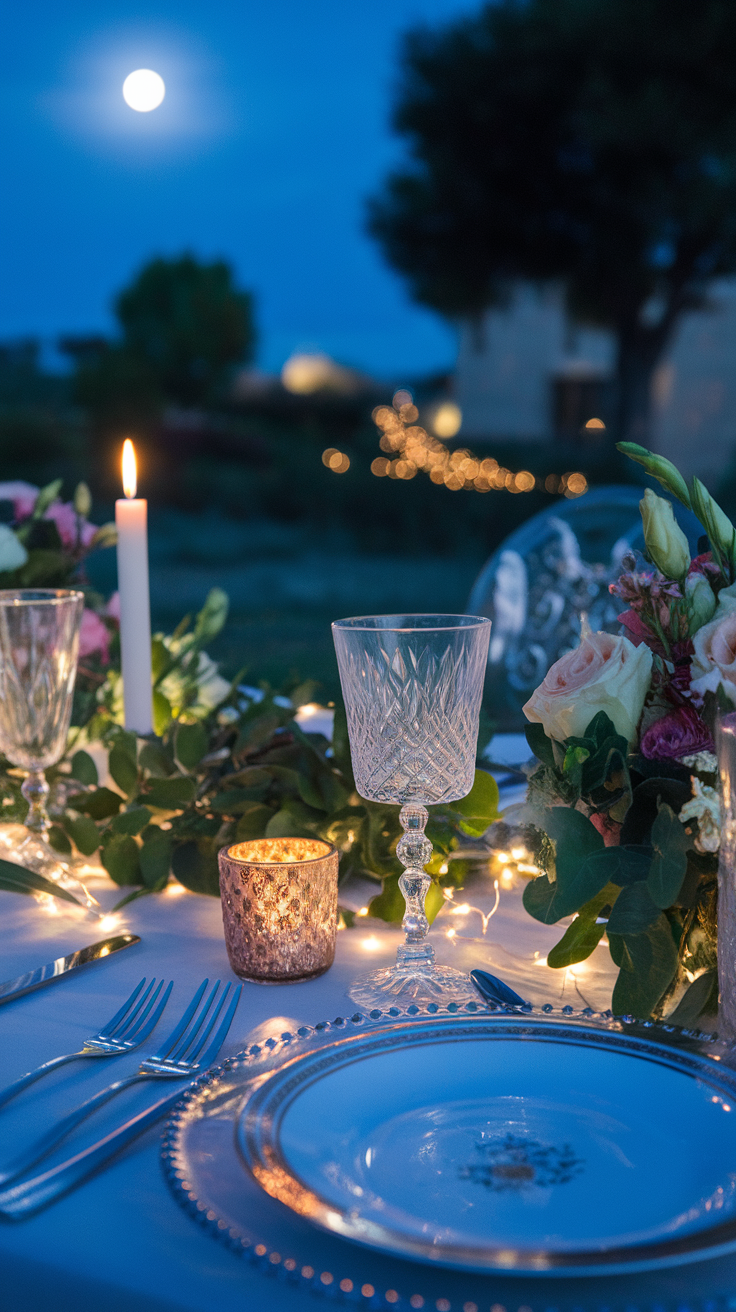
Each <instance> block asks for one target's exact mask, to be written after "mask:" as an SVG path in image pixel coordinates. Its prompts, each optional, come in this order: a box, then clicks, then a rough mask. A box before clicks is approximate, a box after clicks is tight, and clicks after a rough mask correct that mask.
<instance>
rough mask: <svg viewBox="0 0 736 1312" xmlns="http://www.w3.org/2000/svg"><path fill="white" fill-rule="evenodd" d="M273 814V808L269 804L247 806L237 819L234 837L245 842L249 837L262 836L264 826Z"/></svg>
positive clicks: (264, 832) (264, 830)
mask: <svg viewBox="0 0 736 1312" xmlns="http://www.w3.org/2000/svg"><path fill="white" fill-rule="evenodd" d="M273 814H274V810H273V807H271V806H263V805H262V804H258V803H257V804H256V805H255V806H249V807H248V810H247V811H244V812H243V814H242V815H241V817H240V819H239V820H238V825H237V828H236V830H235V837H236V838H237V839H238V840H239V841H241V842H245V841H247V840H248V839H249V838H264V837H265V834H266V827H267V825H268V822H269V820H270V819H271V817H272V816H273Z"/></svg>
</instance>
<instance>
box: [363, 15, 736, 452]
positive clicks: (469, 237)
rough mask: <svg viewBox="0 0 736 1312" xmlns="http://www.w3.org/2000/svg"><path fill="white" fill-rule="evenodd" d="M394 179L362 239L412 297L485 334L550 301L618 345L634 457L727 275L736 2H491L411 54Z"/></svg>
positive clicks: (622, 414)
mask: <svg viewBox="0 0 736 1312" xmlns="http://www.w3.org/2000/svg"><path fill="white" fill-rule="evenodd" d="M394 125H395V127H396V129H397V131H398V132H399V133H400V134H402V135H403V136H404V138H405V139H406V142H407V145H408V151H409V163H408V166H407V167H405V168H403V169H402V170H400V171H398V172H394V173H393V174H392V175H390V176H389V177H388V179H387V180H386V183H385V186H384V189H383V192H382V194H381V195H379V196H377V197H375V198H374V199H373V200H372V201H371V203H370V208H369V228H370V230H371V232H372V233H373V234H374V235H375V236H376V237H377V238H378V240H379V241H380V242H381V244H382V245H383V248H384V251H385V254H386V256H387V258H388V260H389V262H390V263H391V264H392V265H393V266H394V267H395V268H396V269H398V270H399V271H400V272H401V273H402V274H404V275H405V276H406V277H407V279H408V281H409V284H410V287H411V290H412V292H413V295H414V296H415V298H416V299H417V300H419V301H422V302H424V303H425V304H427V305H429V306H432V307H433V308H434V309H437V310H439V311H440V312H441V313H443V314H445V315H447V316H449V317H451V318H460V317H468V316H471V317H473V316H480V315H481V314H482V312H483V311H484V310H485V309H486V308H487V307H488V306H490V305H492V304H494V303H497V302H498V301H499V300H501V299H503V297H504V296H505V295H506V294H507V293H508V290H509V287H510V285H511V284H512V283H513V282H514V281H516V280H519V279H530V280H532V281H536V282H539V283H544V282H550V281H559V282H561V283H562V284H563V285H564V288H565V291H566V297H567V304H568V308H569V311H570V314H571V315H572V316H573V318H575V319H577V320H579V321H582V322H588V323H594V324H598V325H602V326H605V327H608V328H610V329H611V330H612V331H613V333H614V334H615V337H616V342H617V381H618V388H617V394H618V407H617V422H616V425H615V427H616V432H617V436H619V437H623V438H628V439H633V440H637V441H645V440H646V439H647V437H648V428H649V420H650V392H651V380H652V373H653V371H654V369H655V367H656V365H657V362H658V361H659V360H660V358H661V356H662V353H663V351H664V350H665V348H666V347H667V345H668V343H669V341H670V340H671V338H672V334H673V331H674V329H675V326H676V324H677V321H678V318H679V316H680V315H681V314H682V312H683V310H685V309H687V308H690V307H693V306H696V305H698V304H702V303H703V298H704V295H705V293H706V291H707V286H708V283H709V282H710V281H711V280H712V279H713V278H714V277H716V276H720V275H724V274H730V273H732V272H733V271H734V270H735V269H736V6H734V5H733V3H732V0H700V2H699V3H698V4H694V3H692V0H502V2H501V3H500V4H492V5H487V6H486V7H484V8H483V9H482V10H481V11H480V13H479V14H478V15H477V16H475V17H472V18H470V19H465V20H463V21H461V22H456V23H454V24H453V25H452V26H450V27H447V28H444V29H442V30H439V31H430V30H429V29H427V28H422V29H418V30H415V31H413V32H411V33H409V34H408V36H407V37H406V38H405V43H404V49H403V56H402V84H401V88H400V92H399V95H398V100H397V104H396V108H395V112H394Z"/></svg>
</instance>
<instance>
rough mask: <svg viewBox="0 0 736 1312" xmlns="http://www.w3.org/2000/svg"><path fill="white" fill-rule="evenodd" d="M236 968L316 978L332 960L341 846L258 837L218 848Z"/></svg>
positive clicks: (266, 975)
mask: <svg viewBox="0 0 736 1312" xmlns="http://www.w3.org/2000/svg"><path fill="white" fill-rule="evenodd" d="M218 859H219V865H220V898H221V901H222V920H223V924H224V927H225V943H226V945H227V953H228V957H229V958H230V965H231V967H232V969H233V970H234V972H235V974H236V975H239V976H240V978H241V979H247V980H251V981H253V982H254V983H257V984H279V983H283V982H287V981H290V980H300V979H312V978H313V977H314V976H315V975H321V974H322V973H323V972H324V971H325V970H328V969H329V967H330V966H331V965H332V962H333V960H334V957H335V939H336V937H337V867H338V861H339V854H338V851H337V849H336V848H335V847H333V845H332V844H331V843H326V842H324V841H323V840H322V839H319V838H256V839H252V840H251V841H250V842H247V843H235V844H234V845H233V846H232V847H223V848H222V849H221V850H220V853H219V857H218Z"/></svg>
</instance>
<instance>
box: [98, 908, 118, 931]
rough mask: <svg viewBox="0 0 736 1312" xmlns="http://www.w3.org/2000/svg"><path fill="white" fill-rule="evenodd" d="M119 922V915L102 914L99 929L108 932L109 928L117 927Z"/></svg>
mask: <svg viewBox="0 0 736 1312" xmlns="http://www.w3.org/2000/svg"><path fill="white" fill-rule="evenodd" d="M119 924H120V916H116V915H113V914H112V913H111V914H110V915H108V916H102V917H101V918H100V929H101V930H103V931H104V932H105V933H109V931H110V930H111V929H117V928H118V926H119Z"/></svg>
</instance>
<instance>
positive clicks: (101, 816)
mask: <svg viewBox="0 0 736 1312" xmlns="http://www.w3.org/2000/svg"><path fill="white" fill-rule="evenodd" d="M123 800H124V799H123V798H122V797H121V796H120V793H114V792H113V791H112V789H111V788H97V789H96V790H95V791H94V793H85V794H84V795H83V796H81V797H80V796H77V797H73V798H72V799H71V801H70V802H69V805H70V806H71V807H72V808H73V809H74V810H75V811H84V812H86V814H87V815H90V816H91V817H92V819H93V820H107V818H108V816H111V815H117V813H118V811H119V810H120V808H121V806H122V805H123Z"/></svg>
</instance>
